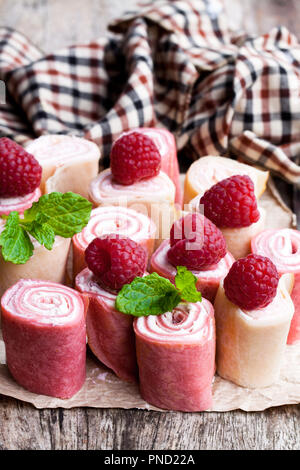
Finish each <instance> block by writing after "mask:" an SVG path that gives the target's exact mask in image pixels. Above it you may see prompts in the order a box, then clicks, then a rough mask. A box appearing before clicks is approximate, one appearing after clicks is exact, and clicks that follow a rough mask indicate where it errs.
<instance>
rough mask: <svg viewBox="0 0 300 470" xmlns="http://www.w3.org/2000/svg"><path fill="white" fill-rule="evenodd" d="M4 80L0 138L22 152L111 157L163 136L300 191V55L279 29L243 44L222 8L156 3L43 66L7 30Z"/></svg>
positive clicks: (1, 58)
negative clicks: (52, 144) (51, 142)
mask: <svg viewBox="0 0 300 470" xmlns="http://www.w3.org/2000/svg"><path fill="white" fill-rule="evenodd" d="M0 79H2V80H3V81H4V82H5V84H6V89H7V102H6V104H2V105H1V106H0V133H1V135H5V136H10V137H11V138H13V139H15V140H16V141H17V142H19V143H25V142H26V141H28V140H30V139H32V138H34V137H36V136H39V135H41V134H47V133H67V134H76V135H79V136H84V137H86V138H88V139H91V140H93V141H95V142H96V143H97V144H98V145H99V146H100V147H101V149H102V152H103V155H104V156H105V157H108V156H109V151H110V147H111V144H112V142H113V140H114V139H115V138H116V137H117V136H118V135H119V134H120V133H121V132H123V131H125V130H128V129H130V128H133V127H139V126H141V127H145V126H159V127H165V128H167V129H169V130H170V131H171V132H172V133H173V134H174V135H175V137H176V139H177V145H178V149H179V150H182V152H183V154H184V155H186V156H187V157H189V158H194V159H195V158H199V157H201V156H203V155H208V154H214V155H220V154H221V155H223V154H226V155H230V156H232V157H234V158H236V157H242V158H244V159H246V160H247V161H248V162H252V163H256V164H260V165H262V166H264V167H267V168H269V169H272V170H274V171H275V172H276V173H279V174H281V175H283V176H284V177H285V178H286V179H288V180H289V181H291V182H300V168H299V167H298V166H297V165H296V160H297V158H300V45H299V43H298V42H297V40H296V38H295V37H294V36H293V35H292V34H290V33H289V31H288V30H287V29H285V28H282V27H279V28H274V29H272V30H271V31H270V32H269V33H268V34H265V35H263V36H260V37H256V38H252V37H248V36H246V35H240V36H236V35H235V34H234V33H232V31H230V29H229V28H228V26H227V24H226V17H225V16H224V14H223V12H222V11H220V1H217V0H215V1H209V0H206V1H205V0H184V1H183V0H181V1H180V0H174V1H166V0H158V1H151V2H148V5H144V6H143V7H142V8H141V10H140V11H138V12H134V13H128V14H126V15H125V16H124V17H123V18H122V19H121V20H118V21H115V22H114V23H113V24H111V25H110V34H109V35H107V37H105V38H99V39H98V40H96V41H93V42H91V43H89V44H85V45H75V46H73V47H69V48H65V49H63V50H60V51H58V52H56V53H53V54H49V55H46V56H45V55H44V54H43V53H42V52H41V51H40V50H38V49H37V48H36V47H35V46H34V45H33V44H31V42H30V41H29V40H28V39H27V38H25V37H24V36H23V35H22V34H20V33H18V32H16V31H14V30H12V29H8V28H2V29H1V30H0Z"/></svg>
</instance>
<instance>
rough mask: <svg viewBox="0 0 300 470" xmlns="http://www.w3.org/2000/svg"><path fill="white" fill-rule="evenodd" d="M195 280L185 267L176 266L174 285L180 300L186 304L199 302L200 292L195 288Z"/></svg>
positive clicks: (200, 298)
mask: <svg viewBox="0 0 300 470" xmlns="http://www.w3.org/2000/svg"><path fill="white" fill-rule="evenodd" d="M196 283H197V278H196V276H194V274H193V273H192V272H191V271H189V270H188V269H187V268H186V266H177V274H176V276H175V285H176V287H177V289H178V290H179V292H180V295H181V298H182V299H183V300H185V301H186V302H201V300H202V295H201V292H198V291H197V288H196Z"/></svg>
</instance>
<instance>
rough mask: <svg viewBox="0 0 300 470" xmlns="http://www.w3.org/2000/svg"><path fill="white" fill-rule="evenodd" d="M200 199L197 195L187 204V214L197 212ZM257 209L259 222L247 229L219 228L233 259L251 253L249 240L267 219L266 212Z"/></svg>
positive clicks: (263, 226)
mask: <svg viewBox="0 0 300 470" xmlns="http://www.w3.org/2000/svg"><path fill="white" fill-rule="evenodd" d="M200 199H201V195H198V196H196V197H195V198H194V199H192V200H191V201H190V202H189V204H187V209H188V210H189V212H195V211H197V210H199V204H200ZM258 209H259V213H260V218H259V220H258V221H257V222H255V223H254V224H251V225H249V226H248V227H240V228H231V227H226V228H222V227H219V228H220V230H221V231H222V233H223V235H224V238H225V240H226V245H227V249H228V251H229V252H230V253H231V254H232V256H233V257H234V258H235V259H239V258H244V256H247V255H248V254H249V253H251V240H252V239H253V237H255V236H256V235H257V234H258V233H260V232H262V230H264V228H265V225H266V217H267V214H266V211H265V209H264V208H263V207H260V206H259V207H258Z"/></svg>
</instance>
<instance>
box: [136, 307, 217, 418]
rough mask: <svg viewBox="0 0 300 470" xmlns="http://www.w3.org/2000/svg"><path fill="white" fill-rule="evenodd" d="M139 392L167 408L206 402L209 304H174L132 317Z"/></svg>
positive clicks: (202, 406)
mask: <svg viewBox="0 0 300 470" xmlns="http://www.w3.org/2000/svg"><path fill="white" fill-rule="evenodd" d="M134 332H135V336H136V352H137V360H138V367H139V379H140V392H141V395H142V397H143V398H144V400H146V401H147V402H148V403H150V404H151V405H154V406H157V407H159V408H163V409H167V410H178V411H203V410H207V409H209V408H211V406H212V380H213V376H214V373H215V321H214V309H213V306H212V305H211V303H210V302H209V301H208V300H206V299H202V302H197V303H195V304H190V303H186V304H179V306H178V307H176V308H175V309H174V310H173V312H167V313H164V314H163V315H159V316H156V315H150V316H148V317H139V318H137V319H136V320H135V321H134Z"/></svg>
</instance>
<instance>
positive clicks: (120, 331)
mask: <svg viewBox="0 0 300 470" xmlns="http://www.w3.org/2000/svg"><path fill="white" fill-rule="evenodd" d="M75 287H76V289H77V290H78V291H79V292H81V293H84V294H86V295H87V296H88V298H89V308H88V313H87V319H86V329H87V337H88V344H89V347H90V348H91V350H92V352H93V353H94V354H95V356H96V357H97V358H98V359H99V361H101V362H102V363H103V364H105V365H106V366H107V367H109V368H110V369H112V370H113V371H114V373H115V374H116V375H117V376H118V377H120V379H122V380H126V381H129V382H133V381H136V379H137V363H136V354H135V341H134V333H133V328H132V322H133V317H132V316H131V315H125V314H123V313H121V312H118V311H117V310H115V308H114V306H115V300H116V294H113V293H110V292H108V291H106V290H104V289H102V288H101V287H100V286H99V285H98V284H97V282H96V281H95V279H94V276H93V273H92V272H91V271H90V270H89V269H88V268H86V269H84V270H83V271H82V272H81V273H80V274H78V275H77V276H76V280H75Z"/></svg>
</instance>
